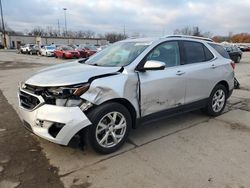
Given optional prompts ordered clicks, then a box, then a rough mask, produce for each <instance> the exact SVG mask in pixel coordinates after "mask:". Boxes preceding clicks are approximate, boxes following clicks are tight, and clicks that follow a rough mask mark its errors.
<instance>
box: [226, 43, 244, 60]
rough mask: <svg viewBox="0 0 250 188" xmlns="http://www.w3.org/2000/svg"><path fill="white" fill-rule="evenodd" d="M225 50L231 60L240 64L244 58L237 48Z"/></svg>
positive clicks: (232, 47) (229, 47)
mask: <svg viewBox="0 0 250 188" xmlns="http://www.w3.org/2000/svg"><path fill="white" fill-rule="evenodd" d="M224 48H225V50H226V51H227V52H228V54H229V56H230V58H231V59H232V60H233V61H234V62H235V63H239V62H240V60H241V57H242V51H241V50H240V48H238V47H237V46H225V47H224Z"/></svg>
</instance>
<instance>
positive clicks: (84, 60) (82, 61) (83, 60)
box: [78, 57, 89, 63]
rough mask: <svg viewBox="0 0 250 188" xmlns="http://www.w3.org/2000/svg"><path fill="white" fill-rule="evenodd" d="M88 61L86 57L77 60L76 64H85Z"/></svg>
mask: <svg viewBox="0 0 250 188" xmlns="http://www.w3.org/2000/svg"><path fill="white" fill-rule="evenodd" d="M88 59H89V57H86V58H83V59H81V60H79V61H78V62H79V63H85V62H86V61H87V60H88Z"/></svg>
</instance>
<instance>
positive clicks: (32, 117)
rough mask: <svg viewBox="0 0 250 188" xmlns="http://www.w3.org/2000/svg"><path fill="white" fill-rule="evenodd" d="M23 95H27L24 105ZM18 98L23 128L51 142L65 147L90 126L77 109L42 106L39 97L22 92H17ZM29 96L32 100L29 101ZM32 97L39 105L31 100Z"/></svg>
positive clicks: (42, 103) (85, 117)
mask: <svg viewBox="0 0 250 188" xmlns="http://www.w3.org/2000/svg"><path fill="white" fill-rule="evenodd" d="M23 93H25V96H26V95H27V96H26V97H25V103H24V102H23V101H24V99H23V95H24V94H23ZM18 96H19V109H20V114H21V117H22V119H23V122H24V126H25V128H27V129H28V130H29V131H32V132H33V133H34V134H36V135H37V136H39V137H42V138H44V139H46V140H49V141H51V142H54V143H57V144H61V145H67V144H68V143H69V141H70V140H71V138H72V137H73V136H74V135H75V134H76V133H78V132H79V131H80V130H81V129H83V128H84V127H87V126H88V125H91V122H90V121H89V119H88V118H87V116H86V115H85V114H84V113H83V112H82V111H81V109H80V108H79V107H63V106H56V105H49V104H44V102H43V101H44V100H43V99H42V98H41V96H36V95H34V94H30V93H28V92H26V91H24V90H21V91H19V93H18ZM30 96H31V98H32V99H29V97H30ZM33 97H34V98H36V99H37V100H38V101H39V103H38V102H37V101H36V100H33ZM26 99H27V100H26ZM26 103H28V105H26ZM31 104H32V105H31Z"/></svg>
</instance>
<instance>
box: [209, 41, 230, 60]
mask: <svg viewBox="0 0 250 188" xmlns="http://www.w3.org/2000/svg"><path fill="white" fill-rule="evenodd" d="M208 44H209V45H210V46H211V47H212V48H213V49H215V50H216V51H217V52H218V53H219V54H220V55H221V56H222V57H224V58H227V59H230V57H229V54H228V52H227V51H226V50H225V49H224V48H223V47H222V46H221V45H219V44H214V43H208Z"/></svg>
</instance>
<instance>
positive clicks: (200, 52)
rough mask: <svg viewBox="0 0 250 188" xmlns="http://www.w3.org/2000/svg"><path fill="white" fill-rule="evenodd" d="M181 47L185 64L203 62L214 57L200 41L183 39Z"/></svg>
mask: <svg viewBox="0 0 250 188" xmlns="http://www.w3.org/2000/svg"><path fill="white" fill-rule="evenodd" d="M183 47H184V51H185V56H186V58H185V60H186V61H185V63H186V64H191V63H199V62H205V61H209V60H211V59H213V58H214V55H213V54H212V53H211V52H210V51H209V49H207V47H206V46H205V45H204V44H202V43H199V42H191V41H183Z"/></svg>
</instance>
